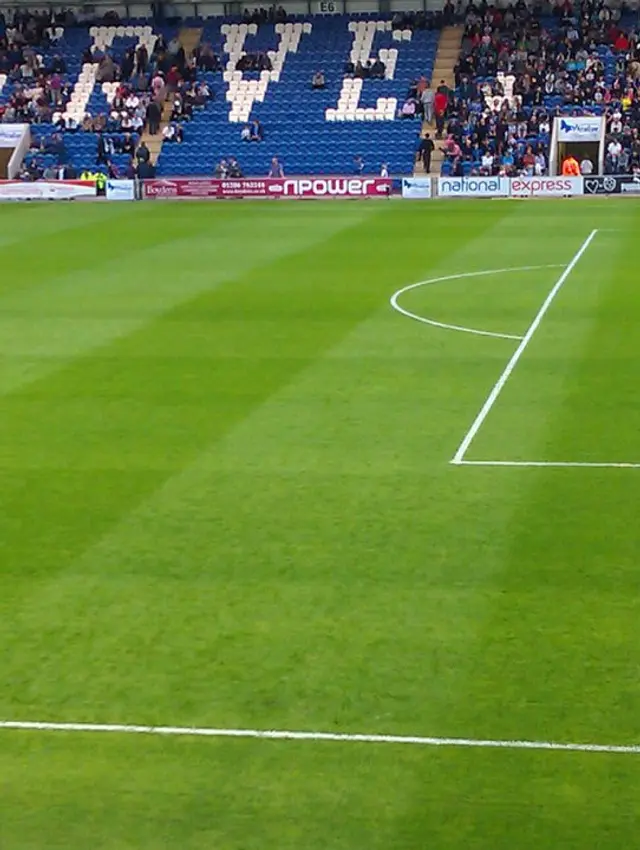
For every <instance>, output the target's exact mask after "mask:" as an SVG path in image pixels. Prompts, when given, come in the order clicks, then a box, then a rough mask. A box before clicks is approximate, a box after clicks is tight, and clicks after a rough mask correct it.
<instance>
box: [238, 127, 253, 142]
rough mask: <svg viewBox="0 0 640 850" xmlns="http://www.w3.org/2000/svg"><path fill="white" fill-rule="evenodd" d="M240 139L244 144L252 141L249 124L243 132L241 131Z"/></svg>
mask: <svg viewBox="0 0 640 850" xmlns="http://www.w3.org/2000/svg"><path fill="white" fill-rule="evenodd" d="M240 138H241V139H242V141H243V142H250V141H251V127H250V126H249V124H245V125H244V127H243V128H242V130H241V131H240Z"/></svg>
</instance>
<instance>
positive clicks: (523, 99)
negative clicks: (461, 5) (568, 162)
mask: <svg viewBox="0 0 640 850" xmlns="http://www.w3.org/2000/svg"><path fill="white" fill-rule="evenodd" d="M548 11H549V13H550V14H549V15H543V14H542V13H541V10H540V9H539V8H538V9H536V8H534V9H532V8H530V7H528V6H527V5H526V4H525V3H524V2H523V0H518V2H517V3H516V4H511V5H509V6H507V7H506V8H498V7H495V6H490V5H487V4H486V3H485V4H479V5H476V4H473V3H470V4H469V5H468V6H467V7H466V10H465V11H464V13H463V20H464V36H463V42H462V49H461V53H460V58H459V61H458V63H457V65H456V67H455V83H456V87H455V90H450V89H449V88H448V87H447V86H446V85H444V84H443V83H442V84H440V86H438V88H437V89H436V90H435V91H434V92H433V96H431V95H429V96H428V98H429V101H430V102H427V101H426V100H425V99H424V97H425V95H424V89H423V91H422V92H421V91H420V90H419V89H418V88H417V87H416V88H414V90H412V91H410V92H409V94H408V97H407V103H410V104H411V106H410V107H407V114H408V113H409V112H411V111H413V113H414V114H416V115H421V116H425V117H427V118H428V117H429V116H430V115H431V114H432V115H433V117H434V118H435V123H436V131H437V138H439V139H443V140H444V141H443V151H444V154H445V159H444V165H443V170H444V171H445V172H446V173H450V174H456V175H462V174H469V173H471V174H501V175H507V176H513V175H535V174H544V173H546V172H547V168H548V150H549V140H550V133H551V129H552V124H553V119H554V118H555V117H556V116H558V115H561V114H563V115H566V114H574V115H604V117H605V121H606V131H607V137H606V158H605V171H606V172H608V173H614V172H617V173H625V172H630V171H632V170H633V171H638V170H640V141H639V139H638V131H639V129H640V49H639V46H638V41H639V36H638V33H637V32H636V31H635V30H634V29H629V30H627V29H625V27H624V20H623V19H622V12H621V10H620V9H616V8H612V7H610V6H609V5H608V4H607V3H606V2H603V0H584V2H582V3H581V4H580V5H574V4H573V3H572V2H571V0H562V2H560V3H559V4H558V5H555V6H554V7H553V8H552V9H549V10H548ZM405 106H406V104H405ZM403 110H404V106H403ZM408 117H411V115H409V114H408ZM592 165H593V164H592ZM585 168H586V169H587V170H588V168H589V165H588V163H586V162H585Z"/></svg>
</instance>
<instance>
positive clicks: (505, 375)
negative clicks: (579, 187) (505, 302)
mask: <svg viewBox="0 0 640 850" xmlns="http://www.w3.org/2000/svg"><path fill="white" fill-rule="evenodd" d="M597 232H598V231H597V229H595V230H592V231H591V233H590V234H589V235H588V236H587V238H586V239H585V240H584V242H583V243H582V245H581V246H580V248H578V250H577V251H576V253H575V254H574V256H573V259H572V260H571V261H570V263H569V265H568V266H567V267H566V268H565V270H564V271H563V272H562V274H561V275H560V277H559V278H558V280H557V281H556V283H555V284H554V286H553V288H552V289H551V292H550V293H549V294H548V295H547V297H546V298H545V300H544V303H543V304H542V307H540V309H539V310H538V312H537V313H536V315H535V317H534V319H533V321H532V322H531V324H530V325H529V330H528V331H527V332H526V334H525V335H524V337H523V338H522V341H521V343H520V345H519V346H518V347H517V348H516V350H515V351H514V353H513V355H512V356H511V359H510V360H509V362H508V363H507V365H506V366H505V368H504V371H503V372H502V374H501V375H500V377H499V378H498V380H497V381H496V383H495V385H494V387H493V389H492V390H491V392H490V393H489V396H488V397H487V400H486V401H485V403H484V404H483V405H482V408H481V409H480V412H479V413H478V415H477V416H476V418H475V419H474V420H473V423H472V425H471V428H469V430H468V431H467V433H466V434H465V436H464V439H463V440H462V442H461V443H460V445H459V447H458V450H457V451H456V453H455V454H454V456H453V458H452V459H451V461H450V463H455V464H459V463H460V461H461V460H462V459H463V458H464V456H465V454H466V453H467V451H468V449H469V446H470V445H471V443H472V441H473V439H474V437H475V436H476V434H477V433H478V431H479V430H480V428H481V427H482V423H483V422H484V420H485V419H486V418H487V415H488V414H489V411H490V410H491V408H492V407H493V405H494V404H495V402H496V399H497V398H498V396H499V395H500V393H501V392H502V390H503V389H504V385H505V384H506V383H507V381H508V380H509V377H510V375H511V373H512V372H513V370H514V369H515V367H516V365H517V363H518V360H520V358H521V356H522V355H523V353H524V351H525V349H526V347H527V346H528V345H529V343H530V342H531V338H532V337H533V335H534V333H535V332H536V331H537V329H538V327H539V325H540V322H541V321H542V319H543V318H544V316H545V313H546V312H547V310H548V309H549V307H550V306H551V303H552V301H553V299H554V298H555V297H556V295H557V294H558V292H559V291H560V289H561V288H562V286H563V284H564V282H565V281H566V279H567V278H568V277H569V275H570V274H571V272H572V271H573V270H574V268H575V267H576V265H577V264H578V262H579V260H580V258H581V257H582V255H583V254H584V252H585V251H586V250H587V248H588V247H589V245H590V244H591V242H592V241H593V238H594V237H595V235H596V233H597Z"/></svg>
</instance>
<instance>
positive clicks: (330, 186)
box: [269, 177, 391, 198]
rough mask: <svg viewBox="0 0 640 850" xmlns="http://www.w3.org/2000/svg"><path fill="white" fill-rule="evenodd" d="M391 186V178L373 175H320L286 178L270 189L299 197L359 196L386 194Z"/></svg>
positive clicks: (277, 192)
mask: <svg viewBox="0 0 640 850" xmlns="http://www.w3.org/2000/svg"><path fill="white" fill-rule="evenodd" d="M390 187H391V181H390V180H386V179H376V178H373V177H372V178H359V177H318V178H298V179H292V180H284V181H283V183H282V184H273V185H271V186H270V187H269V189H270V191H271V192H273V193H276V194H282V195H288V196H296V197H298V198H305V197H307V198H322V197H343V198H359V197H363V196H370V195H377V194H380V195H385V194H387V193H388V192H389V189H390Z"/></svg>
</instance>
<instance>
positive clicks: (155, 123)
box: [147, 100, 162, 136]
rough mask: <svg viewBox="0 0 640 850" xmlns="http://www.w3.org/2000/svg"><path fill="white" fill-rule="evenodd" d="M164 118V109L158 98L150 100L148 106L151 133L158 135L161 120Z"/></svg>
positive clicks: (148, 121)
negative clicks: (161, 107)
mask: <svg viewBox="0 0 640 850" xmlns="http://www.w3.org/2000/svg"><path fill="white" fill-rule="evenodd" d="M161 120H162V110H161V109H160V104H159V103H158V102H157V101H156V100H152V101H150V103H149V105H148V106H147V123H148V125H149V133H150V134H151V135H152V136H156V135H157V134H158V132H159V130H160V122H161Z"/></svg>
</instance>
